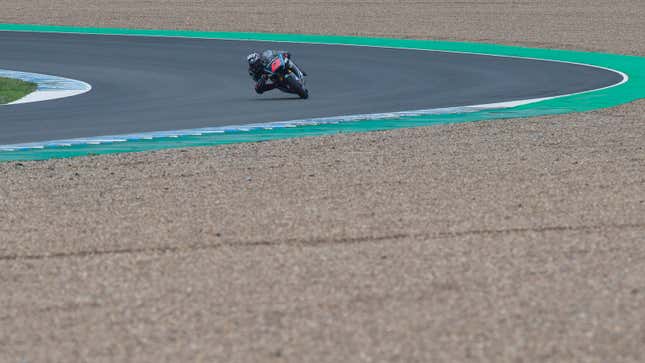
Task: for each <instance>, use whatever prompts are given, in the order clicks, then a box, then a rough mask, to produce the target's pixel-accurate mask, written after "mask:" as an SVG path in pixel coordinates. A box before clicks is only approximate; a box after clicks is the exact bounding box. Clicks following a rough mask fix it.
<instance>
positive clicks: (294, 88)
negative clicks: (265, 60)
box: [265, 54, 309, 99]
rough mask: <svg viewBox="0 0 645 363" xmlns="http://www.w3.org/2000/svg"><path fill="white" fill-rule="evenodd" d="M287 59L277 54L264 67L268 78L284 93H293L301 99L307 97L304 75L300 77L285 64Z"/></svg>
mask: <svg viewBox="0 0 645 363" xmlns="http://www.w3.org/2000/svg"><path fill="white" fill-rule="evenodd" d="M287 63H288V60H287V59H285V57H284V55H283V54H278V56H277V57H275V58H274V59H273V60H272V61H271V62H270V63H269V64H268V65H267V66H266V68H265V72H266V74H267V76H268V78H269V79H270V80H271V81H272V82H274V83H275V84H276V85H277V86H276V88H277V89H279V90H280V91H282V92H285V93H293V94H297V95H298V96H300V98H302V99H307V98H309V91H308V90H307V87H306V86H305V79H304V75H303V76H302V77H301V76H300V75H298V74H296V73H295V72H294V71H293V70H292V69H291V68H289V67H288V66H287Z"/></svg>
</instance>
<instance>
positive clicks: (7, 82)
mask: <svg viewBox="0 0 645 363" xmlns="http://www.w3.org/2000/svg"><path fill="white" fill-rule="evenodd" d="M37 87H38V85H37V84H35V83H31V82H25V81H21V80H18V79H11V78H3V77H0V105H4V104H7V103H10V102H13V101H17V100H19V99H21V98H23V97H25V96H26V95H28V94H30V93H31V92H33V91H35V90H36V88H37Z"/></svg>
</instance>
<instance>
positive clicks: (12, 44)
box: [0, 32, 622, 144]
mask: <svg viewBox="0 0 645 363" xmlns="http://www.w3.org/2000/svg"><path fill="white" fill-rule="evenodd" d="M0 46H1V47H2V49H3V54H2V57H1V58H0V68H6V69H14V70H20V71H27V72H38V73H48V74H52V75H57V76H63V77H69V78H74V79H79V80H83V81H85V82H88V83H90V84H91V85H92V87H93V90H92V92H90V93H87V94H84V95H80V96H76V97H73V98H68V99H61V100H56V101H49V102H40V103H32V104H25V105H14V106H8V107H0V144H12V143H22V142H34V141H42V140H53V139H65V138H75V137H89V136H97V135H114V134H124V133H134V132H145V131H155V130H173V129H186V128H196V127H207V126H225V125H233V124H236V125H239V124H247V123H249V124H250V123H258V122H270V121H285V120H291V119H300V118H314V117H327V116H338V115H351V114H365V113H381V112H394V111H406V110H418V109H427V108H439V107H452V106H465V105H472V104H485V103H495V102H504V101H511V100H518V99H529V98H541V97H552V96H558V95H562V94H568V93H576V92H583V91H587V90H592V89H597V88H602V87H607V86H611V85H613V84H616V83H618V82H620V81H621V80H622V77H621V75H620V74H618V73H615V72H612V71H610V70H605V69H600V68H595V67H588V66H584V65H577V64H568V63H560V62H551V61H543V60H531V59H520V58H508V57H493V56H486V55H476V54H461V53H446V52H434V51H424V50H405V49H387V48H369V47H353V46H343V45H320V44H318V45H316V44H299V43H288V44H283V43H274V42H257V41H226V40H213V39H188V38H163V37H125V36H106V35H85V34H50V33H21V32H0ZM265 48H285V49H288V50H290V51H291V52H292V53H293V54H294V59H295V60H296V62H298V63H299V64H300V65H301V66H302V68H304V69H305V70H306V71H307V72H308V73H309V75H310V76H309V86H310V89H311V92H312V98H311V99H310V100H307V101H301V100H298V99H295V98H293V97H291V96H289V95H285V94H282V93H279V92H272V93H268V94H265V95H262V96H256V95H254V94H253V92H252V89H251V83H250V80H249V78H248V76H247V74H246V68H245V64H244V56H245V55H246V54H247V53H249V52H250V51H252V50H260V49H265Z"/></svg>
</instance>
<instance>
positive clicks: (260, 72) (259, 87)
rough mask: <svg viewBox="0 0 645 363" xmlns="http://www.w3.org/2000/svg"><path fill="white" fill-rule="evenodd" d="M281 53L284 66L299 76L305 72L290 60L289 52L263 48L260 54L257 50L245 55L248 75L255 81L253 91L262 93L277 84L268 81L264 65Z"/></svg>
mask: <svg viewBox="0 0 645 363" xmlns="http://www.w3.org/2000/svg"><path fill="white" fill-rule="evenodd" d="M280 55H282V57H283V58H284V60H285V63H286V67H287V68H288V69H290V70H291V71H292V72H294V73H295V74H296V75H297V76H298V77H299V78H302V77H304V76H306V75H307V74H306V73H304V72H302V71H301V70H300V68H299V67H298V66H297V65H296V63H295V62H294V61H293V60H291V53H289V52H286V51H281V50H271V49H268V50H265V51H264V52H262V54H259V53H257V52H254V53H251V54H249V55H248V56H247V57H246V61H247V62H248V64H249V75H250V76H251V78H252V79H253V81H255V82H256V83H255V92H257V93H258V94H262V93H264V92H266V91H271V90H272V89H275V88H276V87H278V86H279V85H278V84H277V83H275V82H268V81H269V75H270V74H269V72H268V71H267V69H266V67H267V66H268V65H269V64H271V62H272V61H273V60H274V59H275V58H276V57H278V56H280Z"/></svg>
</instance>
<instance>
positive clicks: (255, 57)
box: [246, 52, 260, 68]
mask: <svg viewBox="0 0 645 363" xmlns="http://www.w3.org/2000/svg"><path fill="white" fill-rule="evenodd" d="M246 61H247V62H248V63H249V67H252V68H254V67H256V66H257V65H258V63H259V62H260V54H258V53H257V52H254V53H251V54H249V55H248V56H247V57H246Z"/></svg>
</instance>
